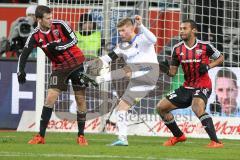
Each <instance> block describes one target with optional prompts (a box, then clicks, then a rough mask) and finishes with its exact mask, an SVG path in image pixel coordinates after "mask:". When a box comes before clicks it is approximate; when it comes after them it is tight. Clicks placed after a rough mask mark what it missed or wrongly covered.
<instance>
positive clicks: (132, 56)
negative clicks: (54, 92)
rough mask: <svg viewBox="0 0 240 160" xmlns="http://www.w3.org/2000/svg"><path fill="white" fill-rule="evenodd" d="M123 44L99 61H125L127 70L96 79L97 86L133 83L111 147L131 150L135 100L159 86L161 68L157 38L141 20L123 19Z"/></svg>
mask: <svg viewBox="0 0 240 160" xmlns="http://www.w3.org/2000/svg"><path fill="white" fill-rule="evenodd" d="M134 21H135V22H134ZM117 29H118V32H119V35H120V38H121V43H119V44H118V45H117V47H116V48H115V49H114V50H113V52H111V53H109V54H108V55H104V56H102V57H100V58H99V59H100V60H101V62H102V63H103V64H104V63H105V64H106V63H109V62H111V61H112V60H114V59H116V58H118V57H123V59H124V60H125V62H126V64H127V65H126V66H125V67H123V68H121V69H117V70H114V71H111V72H109V73H105V74H104V75H100V76H98V77H97V78H96V81H97V82H98V83H102V82H105V81H111V80H116V79H121V78H124V77H128V78H129V79H130V81H129V84H128V87H127V89H126V90H125V92H124V94H123V96H122V97H121V98H120V101H119V103H118V105H117V107H116V120H117V121H116V125H117V128H118V139H117V140H116V141H114V142H113V143H112V144H111V145H112V146H128V140H127V129H128V128H127V125H128V123H127V121H128V120H127V112H128V110H129V109H130V108H131V106H133V105H134V103H135V102H136V100H137V99H138V100H139V99H140V98H143V97H145V96H146V95H147V93H149V91H151V90H153V89H154V88H155V86H156V83H157V80H158V75H159V65H158V61H157V54H156V52H155V48H154V44H155V43H156V41H157V38H156V36H155V35H154V34H153V33H152V32H151V31H149V30H148V29H147V28H146V27H145V26H144V25H143V24H142V17H141V16H139V15H137V16H135V19H134V20H133V19H131V18H124V19H122V20H121V21H120V22H119V23H118V24H117ZM136 30H138V33H135V31H136Z"/></svg>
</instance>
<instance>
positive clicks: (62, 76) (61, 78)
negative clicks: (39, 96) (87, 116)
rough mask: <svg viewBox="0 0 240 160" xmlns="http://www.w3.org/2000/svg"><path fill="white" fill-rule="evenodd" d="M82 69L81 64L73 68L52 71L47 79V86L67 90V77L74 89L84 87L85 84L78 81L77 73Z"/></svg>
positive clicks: (77, 89)
mask: <svg viewBox="0 0 240 160" xmlns="http://www.w3.org/2000/svg"><path fill="white" fill-rule="evenodd" d="M83 71H84V68H83V65H82V64H81V65H79V66H77V67H75V68H71V69H65V70H56V71H53V72H52V74H51V76H50V79H49V88H56V89H59V90H61V91H67V88H68V82H69V79H71V81H72V87H73V90H74V91H79V90H83V89H85V87H86V86H85V85H84V84H82V83H81V82H80V79H79V74H80V73H82V72H83Z"/></svg>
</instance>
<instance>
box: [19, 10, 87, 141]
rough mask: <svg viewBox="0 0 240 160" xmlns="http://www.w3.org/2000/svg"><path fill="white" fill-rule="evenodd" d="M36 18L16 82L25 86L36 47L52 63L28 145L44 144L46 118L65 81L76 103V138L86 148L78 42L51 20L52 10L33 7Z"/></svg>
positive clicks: (65, 27)
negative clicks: (37, 124)
mask: <svg viewBox="0 0 240 160" xmlns="http://www.w3.org/2000/svg"><path fill="white" fill-rule="evenodd" d="M35 16H36V18H37V21H38V26H37V27H36V28H35V29H34V31H33V32H32V33H31V34H30V35H29V37H28V39H27V41H26V44H25V47H24V49H23V52H22V54H21V55H20V57H19V61H18V81H19V83H21V84H22V83H25V81H26V78H25V77H26V73H25V71H24V68H25V64H26V61H27V58H28V56H29V54H30V53H31V51H32V49H33V48H35V47H40V48H41V49H42V50H43V51H44V53H45V54H46V56H47V57H48V58H49V59H50V60H51V62H52V69H53V71H52V74H51V76H50V80H49V81H50V85H49V88H48V95H47V97H46V101H45V104H44V106H43V109H42V115H41V120H40V131H39V134H37V135H36V136H34V137H33V139H31V140H30V141H29V142H28V143H29V144H44V143H45V140H44V136H45V132H46V127H47V125H48V122H49V119H50V118H51V115H52V110H53V105H54V103H55V101H56V99H57V97H58V96H59V94H60V92H61V91H66V90H67V84H68V80H69V79H71V81H72V84H73V90H74V93H75V98H76V102H77V110H78V111H77V122H78V138H77V142H78V144H80V145H87V144H88V143H87V140H86V139H85V138H84V126H85V121H86V111H87V109H86V103H85V83H84V82H83V81H82V80H83V79H84V78H83V76H82V75H83V74H82V72H83V70H84V69H83V61H84V59H85V58H84V56H83V53H82V51H81V50H80V49H79V48H78V47H77V46H76V44H77V39H76V36H75V34H74V32H73V31H72V29H71V28H70V27H69V26H68V24H67V23H66V22H64V21H62V20H53V19H52V12H51V9H50V8H49V7H47V6H42V5H39V6H38V7H37V8H36V12H35Z"/></svg>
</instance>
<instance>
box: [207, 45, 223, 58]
mask: <svg viewBox="0 0 240 160" xmlns="http://www.w3.org/2000/svg"><path fill="white" fill-rule="evenodd" d="M207 55H208V57H211V58H212V59H218V58H219V57H220V55H221V53H220V52H219V51H218V50H217V49H216V48H215V47H214V46H213V45H212V44H210V43H208V44H207Z"/></svg>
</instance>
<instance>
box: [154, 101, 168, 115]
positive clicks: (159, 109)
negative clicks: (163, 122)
mask: <svg viewBox="0 0 240 160" xmlns="http://www.w3.org/2000/svg"><path fill="white" fill-rule="evenodd" d="M166 108H167V107H166V106H165V105H164V103H163V101H160V102H159V103H158V104H157V107H156V110H157V112H158V114H159V115H161V114H164V113H167V109H166Z"/></svg>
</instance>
